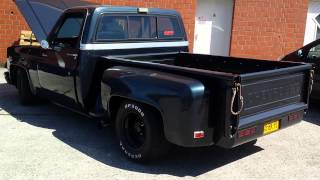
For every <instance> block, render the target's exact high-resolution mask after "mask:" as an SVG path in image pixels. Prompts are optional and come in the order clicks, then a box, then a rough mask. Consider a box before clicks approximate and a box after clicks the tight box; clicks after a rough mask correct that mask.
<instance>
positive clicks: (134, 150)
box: [115, 101, 170, 161]
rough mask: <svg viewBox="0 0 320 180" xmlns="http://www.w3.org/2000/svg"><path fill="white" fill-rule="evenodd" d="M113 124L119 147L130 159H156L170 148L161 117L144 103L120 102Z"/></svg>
mask: <svg viewBox="0 0 320 180" xmlns="http://www.w3.org/2000/svg"><path fill="white" fill-rule="evenodd" d="M115 126H116V132H117V136H118V139H119V144H120V148H121V150H122V151H123V153H124V154H125V155H126V157H127V158H129V159H131V160H136V161H148V160H153V159H157V158H159V157H161V156H162V155H164V154H166V153H167V152H168V150H169V148H170V144H169V142H168V141H167V140H166V139H165V137H164V132H163V125H162V121H161V118H160V117H159V115H158V113H156V112H155V110H153V109H152V108H149V107H148V106H146V105H143V104H140V103H135V102H130V101H127V102H125V103H123V104H121V105H120V108H119V110H118V113H117V119H116V123H115Z"/></svg>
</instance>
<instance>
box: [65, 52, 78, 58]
mask: <svg viewBox="0 0 320 180" xmlns="http://www.w3.org/2000/svg"><path fill="white" fill-rule="evenodd" d="M67 56H71V57H73V58H74V59H77V57H78V54H70V53H68V54H67Z"/></svg>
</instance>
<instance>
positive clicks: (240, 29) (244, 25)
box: [230, 0, 308, 60]
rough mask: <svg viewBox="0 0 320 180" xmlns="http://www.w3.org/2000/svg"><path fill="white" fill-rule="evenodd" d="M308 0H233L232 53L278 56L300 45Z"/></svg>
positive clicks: (253, 56) (248, 55) (249, 55)
mask: <svg viewBox="0 0 320 180" xmlns="http://www.w3.org/2000/svg"><path fill="white" fill-rule="evenodd" d="M307 11H308V0H235V9H234V19H233V30H232V40H231V52H230V53H231V55H232V56H238V57H250V58H261V59H271V60H274V59H277V58H279V57H280V56H283V55H285V54H287V53H288V52H291V51H293V50H295V49H298V48H299V47H301V46H302V45H303V39H304V32H305V24H306V17H307Z"/></svg>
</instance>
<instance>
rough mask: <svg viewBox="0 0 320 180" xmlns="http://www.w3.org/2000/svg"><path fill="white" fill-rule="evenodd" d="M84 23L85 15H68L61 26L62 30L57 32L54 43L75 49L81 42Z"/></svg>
mask: <svg viewBox="0 0 320 180" xmlns="http://www.w3.org/2000/svg"><path fill="white" fill-rule="evenodd" d="M83 22H84V15H83V14H71V15H68V16H67V17H66V18H65V20H64V21H63V23H62V25H61V26H60V29H59V30H58V31H57V33H56V36H55V37H56V38H55V39H54V42H53V43H54V44H55V45H63V46H65V47H74V46H75V45H76V44H77V42H78V40H79V37H80V32H81V28H82V25H83Z"/></svg>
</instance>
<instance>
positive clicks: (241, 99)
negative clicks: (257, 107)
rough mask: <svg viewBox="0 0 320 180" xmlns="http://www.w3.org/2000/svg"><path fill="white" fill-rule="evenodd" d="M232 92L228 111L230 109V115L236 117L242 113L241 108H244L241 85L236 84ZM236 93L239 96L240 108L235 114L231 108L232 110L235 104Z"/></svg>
mask: <svg viewBox="0 0 320 180" xmlns="http://www.w3.org/2000/svg"><path fill="white" fill-rule="evenodd" d="M232 92H233V95H232V100H231V108H230V109H231V113H232V115H234V116H237V115H239V114H240V113H241V112H242V110H243V106H244V99H243V96H242V86H241V84H240V83H236V84H235V87H234V88H232ZM237 93H239V96H240V103H241V107H240V108H239V111H237V112H235V111H234V109H233V108H234V102H235V98H236V96H237Z"/></svg>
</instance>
